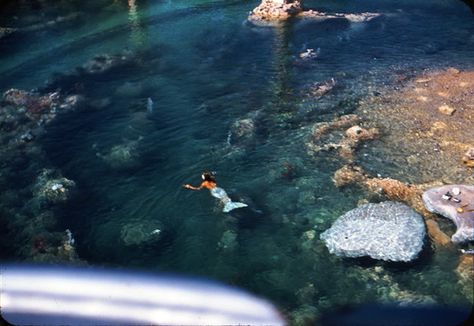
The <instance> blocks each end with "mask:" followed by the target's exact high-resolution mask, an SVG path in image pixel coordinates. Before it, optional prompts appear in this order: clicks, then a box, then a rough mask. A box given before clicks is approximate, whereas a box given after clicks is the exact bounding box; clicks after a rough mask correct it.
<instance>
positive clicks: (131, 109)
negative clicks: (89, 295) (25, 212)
mask: <svg viewBox="0 0 474 326" xmlns="http://www.w3.org/2000/svg"><path fill="white" fill-rule="evenodd" d="M257 3H258V1H214V2H213V1H193V2H191V1H158V2H152V1H143V2H141V1H137V3H136V8H135V7H133V6H127V5H126V3H123V4H122V5H115V6H111V7H110V8H109V9H108V10H101V11H96V10H94V8H89V9H88V8H81V9H78V10H80V11H81V12H83V11H86V15H87V18H86V17H84V16H82V17H80V18H78V19H77V20H74V21H72V22H71V23H68V24H67V25H66V26H65V27H63V28H52V29H45V30H42V31H41V32H38V33H30V34H25V35H22V37H21V38H20V39H13V40H12V41H9V42H6V43H5V42H4V43H3V44H2V45H1V53H0V60H2V61H1V65H0V74H1V77H0V89H2V90H5V89H7V88H10V87H18V88H25V89H30V88H34V87H39V86H41V85H42V84H43V83H44V82H45V80H46V79H48V78H50V76H51V75H52V73H54V72H65V71H69V70H71V69H73V68H74V67H76V66H79V65H82V64H83V63H84V62H86V61H87V60H88V59H90V58H91V57H92V56H94V55H95V54H98V53H111V54H114V53H119V52H121V51H123V50H124V49H128V50H130V51H137V53H139V55H138V56H137V62H136V65H133V66H132V67H127V68H126V69H121V70H119V71H115V72H113V73H111V74H108V75H107V77H106V78H103V77H100V76H99V77H97V78H90V79H88V80H85V81H83V82H82V85H80V86H81V89H83V90H84V93H85V94H86V96H87V97H88V99H89V100H94V99H103V98H108V99H110V101H111V102H110V104H109V105H108V106H106V107H105V108H103V109H100V110H95V111H87V112H81V113H71V114H68V115H67V116H65V117H63V118H61V119H58V120H57V121H56V122H55V123H54V124H53V125H52V126H51V127H50V129H49V131H48V133H47V135H46V136H44V137H43V138H42V139H41V142H42V144H43V146H44V149H45V150H46V153H47V156H48V158H49V159H50V161H51V162H52V164H53V165H54V166H56V167H58V168H60V169H61V171H62V172H63V174H64V176H66V177H67V178H70V179H73V180H75V181H76V183H77V185H78V189H79V194H78V196H77V198H76V199H75V200H74V201H73V202H71V203H69V204H68V206H67V207H64V208H63V209H62V210H61V211H60V212H59V214H60V216H61V224H62V225H63V226H64V228H69V229H71V230H72V232H73V234H74V236H75V238H76V242H77V250H78V253H79V256H80V257H81V258H84V259H86V260H87V261H89V262H91V263H95V264H106V265H113V266H121V267H134V268H144V269H147V270H166V271H173V272H178V273H186V274H191V275H200V276H206V277H210V278H216V279H219V280H222V281H224V282H226V283H230V284H235V285H237V286H240V287H243V288H246V289H249V290H251V291H252V292H255V293H257V294H259V295H263V296H265V297H268V298H269V299H271V300H272V301H274V302H275V303H277V304H278V305H279V306H280V307H281V308H282V309H283V310H285V311H289V310H292V309H297V308H298V307H300V306H301V305H303V304H308V305H312V306H316V307H318V309H320V310H322V311H324V309H326V308H329V307H332V306H334V305H336V304H344V303H360V302H366V301H372V300H377V299H378V298H379V297H380V293H379V292H378V290H377V287H376V286H375V285H374V286H371V285H370V282H368V281H367V279H366V278H364V277H366V276H364V275H366V274H365V273H366V272H365V269H366V268H373V267H374V266H382V267H383V268H384V273H386V275H388V277H389V278H390V279H392V281H391V283H390V284H392V285H393V284H394V283H398V285H399V287H400V288H401V289H404V290H408V291H412V292H414V293H417V294H421V295H428V296H431V297H432V298H434V299H435V300H436V301H437V302H439V303H448V304H465V303H467V301H466V300H467V299H465V298H464V296H463V295H462V294H461V292H460V288H459V285H458V284H457V276H456V275H455V273H454V271H453V270H454V269H455V267H456V264H457V254H456V252H455V251H454V250H452V251H450V250H446V252H442V251H441V252H440V251H437V252H434V251H433V250H432V249H431V248H430V244H429V243H427V245H426V248H425V250H424V251H423V254H422V257H420V259H418V260H417V261H416V262H414V263H411V264H408V265H406V264H404V265H399V264H386V263H380V262H372V261H365V260H362V261H359V260H343V259H339V258H336V257H333V256H331V255H329V253H328V252H327V250H326V248H325V247H324V244H322V243H321V242H319V241H318V240H315V241H314V243H313V244H312V247H311V248H310V249H308V248H306V247H305V245H304V244H303V242H304V240H303V238H302V236H303V232H305V231H308V230H315V231H316V238H319V234H320V233H321V232H322V231H324V230H325V229H327V228H328V227H329V226H330V225H331V223H332V222H333V221H334V220H335V218H337V217H338V216H340V215H341V214H343V213H344V212H346V211H348V210H350V209H352V208H354V207H355V206H356V205H357V201H358V200H359V199H361V198H363V194H362V193H360V192H359V191H358V190H356V189H345V190H340V189H337V188H336V187H335V186H334V185H333V183H332V181H331V177H332V175H333V173H334V171H335V170H337V169H338V168H339V167H341V166H342V165H343V162H340V161H339V160H338V159H337V158H336V157H335V156H331V155H327V156H322V157H319V158H318V159H314V158H311V157H310V156H308V155H307V153H306V148H305V142H306V141H307V139H308V137H309V134H310V130H311V126H312V125H313V124H314V123H315V122H318V121H326V120H330V119H331V118H332V117H333V116H334V115H335V114H340V113H342V112H351V110H353V109H354V105H355V104H354V103H356V102H357V100H358V99H359V98H361V97H363V96H365V95H367V94H368V93H369V92H372V91H373V90H374V87H378V86H385V85H390V83H392V82H393V76H394V75H395V74H396V73H400V74H407V75H410V74H413V73H414V72H419V71H422V70H423V69H436V68H445V67H449V66H455V67H458V68H460V69H472V68H473V67H474V37H473V35H474V20H473V16H472V13H471V12H470V10H469V8H468V7H467V6H465V5H464V4H463V3H462V2H461V1H454V0H453V1H447V0H446V1H441V0H439V1H403V2H400V1H350V2H347V1H307V2H306V6H307V7H315V8H321V9H324V10H326V11H332V12H364V11H372V12H381V13H383V14H384V15H383V16H382V17H380V18H377V19H375V20H373V21H370V22H368V23H358V24H350V23H347V22H344V21H325V22H309V21H299V22H294V23H292V24H290V25H289V26H288V27H287V29H286V30H285V31H281V30H280V31H273V30H271V29H265V28H264V29H260V28H255V27H251V26H248V25H246V24H244V23H243V22H244V20H245V18H246V15H247V13H248V11H249V10H251V9H252V8H254V7H255V6H256V4H257ZM87 10H88V11H87ZM17 15H20V13H17ZM3 18H4V20H5V21H8V22H10V23H16V24H21V21H20V22H15V21H14V20H12V18H11V16H7V17H3ZM46 42H47V44H48V46H45V44H46ZM306 48H313V49H317V48H319V49H320V56H319V58H318V59H317V60H315V61H314V62H312V63H310V64H308V63H302V62H300V61H298V59H297V57H298V54H299V53H300V52H302V51H303V50H304V49H306ZM329 78H335V79H336V80H337V82H338V85H337V88H335V91H334V92H333V93H331V94H330V95H329V96H327V97H325V98H323V99H322V100H321V101H309V100H308V98H307V97H305V96H304V94H305V90H307V87H308V86H309V85H311V84H312V83H314V82H323V81H325V80H328V79H329ZM147 98H151V99H152V100H153V102H154V110H153V112H152V113H151V114H147V112H146V99H147ZM256 112H258V114H260V116H261V121H262V122H261V125H262V128H261V129H260V130H259V134H258V135H257V137H256V140H255V142H254V143H252V144H250V145H248V146H232V145H229V143H228V134H229V129H230V126H231V125H232V123H233V122H234V121H236V120H238V119H242V118H245V117H248V116H249V115H252V114H255V113H256ZM124 144H125V145H131V146H134V147H133V148H132V150H134V151H135V152H134V153H136V157H134V158H133V160H132V162H130V161H129V162H128V164H129V165H128V166H126V167H115V166H112V167H111V166H110V165H108V164H107V162H106V160H104V159H103V158H101V157H100V156H101V155H102V156H104V155H107V154H108V153H109V151H110V150H111V149H112V148H113V147H114V146H116V145H124ZM288 166H291V167H292V169H294V173H293V174H290V176H289V177H288V175H287V174H286V173H287V172H288V170H287V167H288ZM203 170H212V171H216V172H217V179H218V182H219V185H221V186H222V187H223V188H224V189H226V190H228V191H229V192H231V193H237V194H243V195H245V196H247V197H249V198H251V199H252V201H253V202H254V203H255V209H258V210H261V211H262V213H255V212H251V211H248V210H247V211H243V212H236V214H234V215H236V216H234V217H232V216H228V215H225V214H223V213H222V212H220V208H219V206H218V205H217V203H216V201H215V200H214V198H212V197H211V196H209V194H208V193H207V191H201V192H191V191H187V190H185V189H182V188H181V185H182V184H183V183H188V182H189V183H192V184H195V185H196V184H198V182H199V181H200V173H201V171H203ZM380 172H381V173H383V172H384V171H380ZM231 215H232V214H231ZM446 226H447V228H451V230H452V229H453V228H452V227H451V226H449V223H446ZM134 227H135V228H141V230H143V232H144V233H146V232H151V231H152V230H153V229H155V228H160V229H161V230H162V233H161V235H160V239H159V240H156V241H148V242H142V243H138V242H139V241H138V240H136V239H137V237H140V236H142V235H143V234H141V235H140V234H139V235H137V236H133V235H132V236H131V237H132V238H133V239H135V240H136V241H137V244H132V245H127V244H126V243H125V240H124V238H126V236H127V232H128V231H127V230H130V229H133V228H134ZM232 234H233V235H235V236H236V243H235V246H234V247H232V248H229V247H228V248H224V247H223V246H222V245H219V243H220V242H221V241H222V237H223V235H232ZM135 240H132V242H133V241H135ZM308 284H314V289H315V290H314V291H313V292H311V291H310V294H309V295H306V296H304V295H302V294H301V293H302V291H299V290H300V289H302V288H305V287H306V288H307V285H308ZM387 284H388V283H387ZM387 287H390V286H389V285H387Z"/></svg>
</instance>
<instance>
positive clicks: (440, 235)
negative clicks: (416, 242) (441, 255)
mask: <svg viewBox="0 0 474 326" xmlns="http://www.w3.org/2000/svg"><path fill="white" fill-rule="evenodd" d="M425 223H426V228H427V229H428V235H429V236H430V238H431V240H433V242H434V243H437V244H440V245H443V246H447V245H449V244H451V239H450V238H449V237H448V235H447V234H446V233H444V232H443V231H441V229H440V228H439V225H438V223H437V222H436V221H435V220H433V219H426V220H425Z"/></svg>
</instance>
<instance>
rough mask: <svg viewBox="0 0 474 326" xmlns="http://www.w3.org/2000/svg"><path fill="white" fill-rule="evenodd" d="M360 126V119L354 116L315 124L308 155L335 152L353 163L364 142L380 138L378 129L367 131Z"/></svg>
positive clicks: (349, 115) (345, 116)
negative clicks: (355, 154)
mask: <svg viewBox="0 0 474 326" xmlns="http://www.w3.org/2000/svg"><path fill="white" fill-rule="evenodd" d="M359 124H360V118H359V117H358V116H357V115H354V114H348V115H343V116H341V117H338V118H337V119H335V120H333V121H330V122H320V123H317V124H315V125H314V126H313V130H312V134H311V137H310V141H309V142H308V143H306V147H307V148H308V154H310V155H313V156H316V155H318V153H319V152H321V151H330V150H335V151H337V154H338V155H339V156H340V157H341V158H343V159H344V160H346V161H348V162H352V161H353V160H354V153H355V150H356V149H357V147H358V146H359V145H360V144H361V143H362V142H365V141H368V140H373V139H376V138H377V137H378V136H379V131H378V129H377V128H367V129H366V128H363V127H361V126H360V125H359Z"/></svg>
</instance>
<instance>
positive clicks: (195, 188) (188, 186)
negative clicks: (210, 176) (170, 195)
mask: <svg viewBox="0 0 474 326" xmlns="http://www.w3.org/2000/svg"><path fill="white" fill-rule="evenodd" d="M183 187H184V188H186V189H191V190H201V189H202V184H201V185H200V186H199V187H194V186H192V185H190V184H189V183H187V184H185V185H183Z"/></svg>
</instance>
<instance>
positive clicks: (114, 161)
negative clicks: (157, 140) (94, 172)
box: [96, 137, 143, 169]
mask: <svg viewBox="0 0 474 326" xmlns="http://www.w3.org/2000/svg"><path fill="white" fill-rule="evenodd" d="M142 139H143V137H139V138H138V139H137V140H131V141H126V142H124V143H122V144H118V145H114V146H112V148H110V150H108V151H107V153H106V154H102V153H100V152H97V153H96V155H97V157H100V158H101V159H103V160H104V162H106V163H107V164H108V165H109V166H110V167H112V168H114V169H127V168H132V167H136V166H138V165H139V163H140V154H139V152H138V149H137V147H138V144H139V142H140V141H141V140H142Z"/></svg>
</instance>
